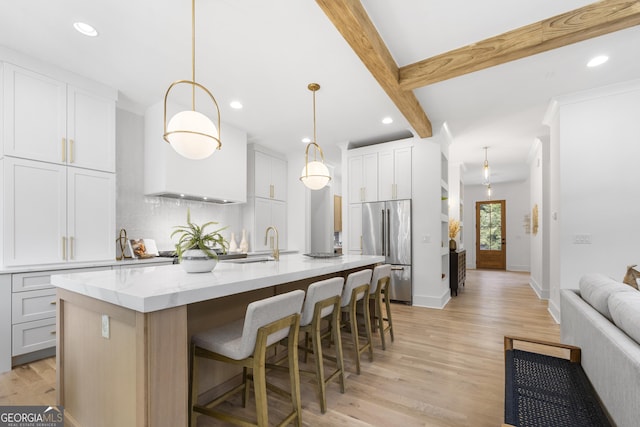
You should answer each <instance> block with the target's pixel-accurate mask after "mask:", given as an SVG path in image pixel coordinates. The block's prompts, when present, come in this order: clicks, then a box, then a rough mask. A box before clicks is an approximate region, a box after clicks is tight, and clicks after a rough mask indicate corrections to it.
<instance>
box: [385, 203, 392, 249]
mask: <svg viewBox="0 0 640 427" xmlns="http://www.w3.org/2000/svg"><path fill="white" fill-rule="evenodd" d="M390 234H391V209H387V255H386V256H391V236H390Z"/></svg>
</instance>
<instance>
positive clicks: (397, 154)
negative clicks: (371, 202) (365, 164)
mask: <svg viewBox="0 0 640 427" xmlns="http://www.w3.org/2000/svg"><path fill="white" fill-rule="evenodd" d="M411 176H412V175H411V147H403V148H395V149H388V150H384V151H380V152H379V153H378V200H397V199H410V198H411Z"/></svg>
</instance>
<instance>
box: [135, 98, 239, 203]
mask: <svg viewBox="0 0 640 427" xmlns="http://www.w3.org/2000/svg"><path fill="white" fill-rule="evenodd" d="M183 109H186V108H180V107H179V106H177V105H174V104H170V105H169V108H168V110H169V111H168V115H169V116H170V115H171V114H175V112H177V111H180V110H183ZM163 115H164V103H162V102H158V103H156V104H153V105H152V106H150V107H149V108H148V109H147V111H146V112H145V119H144V120H145V132H144V194H145V195H147V196H163V197H172V198H185V199H190V200H201V201H202V200H203V201H208V202H214V203H244V202H246V201H247V133H246V132H244V131H242V130H240V129H237V128H235V127H233V126H231V125H228V124H226V123H224V122H223V123H222V124H221V125H220V128H221V129H220V139H221V141H222V147H221V149H220V150H216V151H215V152H214V153H213V154H212V155H211V156H209V157H207V158H206V159H202V160H191V159H187V158H184V157H182V156H181V155H179V154H178V153H176V151H175V150H174V149H173V148H172V147H171V145H170V144H169V143H168V142H166V141H165V140H164V139H163V137H162V135H163V133H164V123H163V120H164V118H163Z"/></svg>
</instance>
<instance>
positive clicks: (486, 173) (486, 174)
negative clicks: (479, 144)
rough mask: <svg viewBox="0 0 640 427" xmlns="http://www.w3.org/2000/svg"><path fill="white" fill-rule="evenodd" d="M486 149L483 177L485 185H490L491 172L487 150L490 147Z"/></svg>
mask: <svg viewBox="0 0 640 427" xmlns="http://www.w3.org/2000/svg"><path fill="white" fill-rule="evenodd" d="M483 148H484V165H483V166H482V175H483V178H484V183H485V184H488V183H489V182H490V179H489V178H490V176H491V171H490V170H489V160H487V149H488V148H489V147H483Z"/></svg>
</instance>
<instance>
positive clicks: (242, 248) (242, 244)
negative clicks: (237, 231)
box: [240, 229, 249, 254]
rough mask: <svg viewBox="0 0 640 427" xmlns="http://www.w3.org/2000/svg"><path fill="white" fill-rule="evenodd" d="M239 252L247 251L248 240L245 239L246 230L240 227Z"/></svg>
mask: <svg viewBox="0 0 640 427" xmlns="http://www.w3.org/2000/svg"><path fill="white" fill-rule="evenodd" d="M240 252H242V253H245V254H246V253H247V252H249V242H248V241H247V230H245V229H242V240H240Z"/></svg>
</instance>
